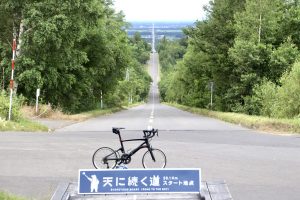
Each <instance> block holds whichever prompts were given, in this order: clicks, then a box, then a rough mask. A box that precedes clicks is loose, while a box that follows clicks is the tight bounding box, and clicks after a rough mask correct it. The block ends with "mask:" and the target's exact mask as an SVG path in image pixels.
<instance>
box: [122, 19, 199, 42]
mask: <svg viewBox="0 0 300 200" xmlns="http://www.w3.org/2000/svg"><path fill="white" fill-rule="evenodd" d="M130 23H131V27H130V28H129V29H128V30H127V33H128V35H129V37H132V36H133V35H134V34H135V33H136V32H140V33H141V36H142V38H144V39H146V40H147V41H148V42H149V43H151V40H152V26H153V24H154V31H155V39H156V40H160V39H161V38H163V37H164V36H166V37H167V38H168V39H171V40H175V39H180V38H183V37H184V34H183V32H182V29H183V28H185V27H188V26H193V24H194V22H154V23H152V22H130Z"/></svg>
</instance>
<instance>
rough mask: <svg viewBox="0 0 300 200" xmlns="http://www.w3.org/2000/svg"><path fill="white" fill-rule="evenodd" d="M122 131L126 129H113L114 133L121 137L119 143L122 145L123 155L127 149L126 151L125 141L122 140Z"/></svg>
mask: <svg viewBox="0 0 300 200" xmlns="http://www.w3.org/2000/svg"><path fill="white" fill-rule="evenodd" d="M120 129H124V128H113V129H112V132H113V133H115V134H117V135H118V136H119V141H120V144H121V151H122V153H125V149H124V145H123V140H122V138H121V132H120Z"/></svg>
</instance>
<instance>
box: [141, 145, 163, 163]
mask: <svg viewBox="0 0 300 200" xmlns="http://www.w3.org/2000/svg"><path fill="white" fill-rule="evenodd" d="M151 151H152V153H153V156H154V158H155V161H154V160H153V159H152V156H151V153H150V151H149V150H148V151H146V152H145V154H144V155H143V158H142V163H143V167H144V168H165V167H166V165H167V157H166V155H165V153H164V152H163V151H162V150H160V149H152V150H151Z"/></svg>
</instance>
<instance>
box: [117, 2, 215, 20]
mask: <svg viewBox="0 0 300 200" xmlns="http://www.w3.org/2000/svg"><path fill="white" fill-rule="evenodd" d="M208 2H209V0H184V1H183V0H115V8H116V10H117V11H120V10H123V12H124V13H125V15H126V20H127V21H196V20H197V19H200V20H201V19H203V17H204V15H205V14H204V11H203V6H204V5H206V4H208Z"/></svg>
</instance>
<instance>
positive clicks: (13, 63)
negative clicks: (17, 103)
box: [8, 38, 17, 120]
mask: <svg viewBox="0 0 300 200" xmlns="http://www.w3.org/2000/svg"><path fill="white" fill-rule="evenodd" d="M16 48H17V42H16V38H14V39H13V46H12V52H13V56H12V60H11V79H10V98H9V112H8V120H11V111H12V97H13V89H14V71H15V58H16Z"/></svg>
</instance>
